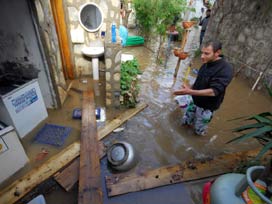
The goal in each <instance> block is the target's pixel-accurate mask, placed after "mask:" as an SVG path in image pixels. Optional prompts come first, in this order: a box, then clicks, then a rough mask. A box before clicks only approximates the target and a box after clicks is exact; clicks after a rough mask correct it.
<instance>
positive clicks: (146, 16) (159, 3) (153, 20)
mask: <svg viewBox="0 0 272 204" xmlns="http://www.w3.org/2000/svg"><path fill="white" fill-rule="evenodd" d="M133 3H134V7H135V10H136V18H137V21H138V22H139V23H138V25H139V27H140V29H141V30H142V31H143V33H144V34H147V35H148V34H150V33H151V32H152V31H154V30H155V32H157V34H160V35H165V33H166V30H167V27H168V26H169V25H171V24H172V23H173V20H174V18H175V16H180V15H181V14H182V13H184V12H185V11H186V10H188V9H189V8H188V7H187V6H186V4H187V1H186V0H168V1H166V0H134V1H133Z"/></svg>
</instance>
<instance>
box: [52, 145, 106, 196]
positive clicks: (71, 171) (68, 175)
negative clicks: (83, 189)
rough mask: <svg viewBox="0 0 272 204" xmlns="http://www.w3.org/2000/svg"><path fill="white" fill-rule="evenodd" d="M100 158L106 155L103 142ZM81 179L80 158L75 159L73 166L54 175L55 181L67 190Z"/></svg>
mask: <svg viewBox="0 0 272 204" xmlns="http://www.w3.org/2000/svg"><path fill="white" fill-rule="evenodd" d="M99 146H100V147H99V158H100V159H101V158H103V157H104V156H105V154H106V148H105V146H104V144H103V143H102V142H100V143H99ZM78 178H79V157H77V158H75V159H74V160H73V161H72V163H71V164H69V165H68V166H67V167H66V168H64V169H63V170H61V171H60V172H58V173H57V174H55V175H54V179H55V180H56V181H57V182H58V183H59V184H60V185H61V186H62V187H63V188H64V189H65V190H66V191H69V190H71V189H72V187H73V186H74V184H75V183H76V182H77V181H78Z"/></svg>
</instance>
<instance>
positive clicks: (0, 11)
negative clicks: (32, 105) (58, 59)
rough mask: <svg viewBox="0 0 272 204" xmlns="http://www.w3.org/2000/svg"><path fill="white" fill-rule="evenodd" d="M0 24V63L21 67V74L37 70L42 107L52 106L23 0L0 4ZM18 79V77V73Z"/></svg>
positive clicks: (32, 27) (34, 35)
mask: <svg viewBox="0 0 272 204" xmlns="http://www.w3.org/2000/svg"><path fill="white" fill-rule="evenodd" d="M0 21H1V23H0V64H2V63H5V62H7V61H9V62H12V63H18V64H20V65H22V71H24V69H25V71H28V69H27V67H28V66H29V65H31V66H33V67H35V68H36V69H38V70H39V71H40V72H39V74H38V81H39V84H40V88H41V91H42V95H43V98H44V101H45V103H46V106H47V107H55V105H56V101H55V98H54V96H53V95H54V90H53V89H52V83H51V80H50V77H48V75H49V71H48V68H47V67H46V64H45V63H44V58H43V56H42V53H41V50H40V47H39V39H38V37H37V33H36V30H35V27H34V24H33V20H32V15H31V12H30V9H29V4H28V2H27V0H22V1H16V0H3V1H1V7H0ZM24 66H25V67H24ZM18 77H21V76H20V74H19V73H18Z"/></svg>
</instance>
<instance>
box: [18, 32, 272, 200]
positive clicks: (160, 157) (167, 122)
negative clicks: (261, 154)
mask: <svg viewBox="0 0 272 204" xmlns="http://www.w3.org/2000/svg"><path fill="white" fill-rule="evenodd" d="M197 32H198V31H197V30H195V31H194V32H192V35H191V39H190V40H189V41H188V42H189V46H187V49H191V51H192V53H193V50H194V49H195V48H197V47H198V45H197V43H198V42H197V40H196V39H197V38H198V36H197ZM178 44H179V42H172V43H171V45H170V46H172V47H173V46H178ZM123 53H126V54H132V55H134V56H135V57H136V58H137V59H138V61H139V63H140V65H141V70H142V71H143V74H142V75H141V79H140V86H141V92H140V95H139V100H140V101H141V102H144V103H146V104H148V107H147V108H146V109H145V110H143V111H142V112H140V113H139V114H137V115H136V116H134V117H133V118H131V119H130V120H129V121H128V122H126V123H125V124H124V125H123V127H124V131H122V132H119V133H112V134H111V135H109V136H108V137H107V138H106V139H105V140H104V142H105V144H107V145H110V144H111V143H112V142H114V141H120V140H124V141H128V142H129V143H131V144H132V145H133V146H134V148H135V149H136V151H137V153H138V155H139V162H138V164H137V166H136V167H135V168H134V169H132V170H131V171H130V172H141V171H144V170H147V169H153V168H157V167H161V166H165V165H173V164H176V163H180V162H183V161H185V160H188V159H192V158H199V159H202V158H210V157H213V156H215V155H218V154H222V153H228V152H236V151H241V150H248V149H252V148H256V147H258V144H256V143H255V142H254V141H249V142H247V143H243V144H226V142H227V141H228V140H230V139H231V138H233V137H234V134H233V133H232V132H231V129H232V128H234V127H236V126H238V125H240V124H241V123H240V122H237V121H236V122H234V121H228V120H230V119H232V118H236V117H240V116H245V115H250V114H255V113H259V112H264V111H268V110H272V103H271V99H270V98H269V97H268V96H267V95H265V94H263V93H262V92H260V91H258V90H257V91H254V92H252V91H251V86H252V85H251V84H249V83H248V82H247V80H245V79H243V78H242V77H241V76H239V75H238V76H236V77H234V79H233V81H232V82H231V84H230V86H229V88H228V90H227V94H226V97H225V101H224V103H223V104H222V106H221V108H220V109H219V110H218V111H217V112H216V113H215V116H214V118H213V120H212V122H211V124H210V127H209V132H208V135H207V136H204V137H199V136H196V135H194V134H193V131H192V130H191V129H189V128H184V127H182V126H181V125H180V121H181V117H182V110H181V109H180V108H179V107H178V105H177V104H176V102H175V100H174V96H173V95H172V92H173V91H174V90H176V89H178V88H179V87H180V86H181V84H182V83H183V80H184V76H185V73H186V70H187V68H188V65H189V62H191V60H192V62H193V65H192V67H191V68H192V70H193V69H197V68H199V67H200V65H201V62H200V60H199V58H194V59H192V58H188V59H187V60H185V61H183V62H182V63H181V66H180V69H179V73H178V76H177V78H176V79H174V78H173V74H174V69H175V67H176V63H177V58H176V57H175V56H174V55H173V54H172V53H170V56H169V58H168V60H167V64H166V67H165V66H164V64H162V65H157V64H156V63H155V57H154V54H153V53H152V52H151V51H150V50H148V49H147V48H145V47H127V48H123ZM100 74H102V75H103V72H101V73H100ZM194 77H196V75H195V73H194V72H190V76H189V77H188V78H189V80H190V81H191V82H193V80H194ZM90 84H91V80H90V79H88V84H84V83H82V81H81V79H80V80H76V81H75V83H74V85H73V88H74V89H71V91H70V94H69V97H68V98H67V100H66V102H65V106H64V108H63V109H62V110H60V111H49V115H50V117H49V118H48V119H47V121H46V122H48V123H54V124H59V125H65V126H70V127H72V128H73V131H72V134H71V135H70V136H69V137H68V139H67V141H66V143H65V146H67V145H68V144H70V143H72V142H73V141H76V140H78V139H79V136H80V121H75V120H73V119H72V118H71V113H72V110H73V109H74V108H77V107H80V105H81V94H80V93H79V92H78V91H77V89H81V90H82V89H83V88H87V87H90V86H91V85H90ZM102 87H103V83H102V82H101V83H96V84H94V88H95V90H96V91H95V93H96V96H97V99H96V103H97V105H98V106H103V105H104V103H103V101H101V98H103V96H104V94H105V93H104V91H103V88H102ZM118 112H119V111H118V110H111V111H109V112H107V119H110V118H112V117H113V115H115V114H117V113H118ZM40 127H41V126H39V127H38V128H37V129H36V130H35V131H34V132H33V133H32V134H30V135H29V136H28V137H27V138H25V139H24V141H23V143H24V146H25V148H26V151H27V154H28V156H29V157H30V159H31V161H32V162H31V163H30V164H29V165H28V166H27V167H26V168H25V169H24V170H22V171H21V172H19V173H20V174H21V175H22V174H23V172H26V171H27V170H29V169H31V168H33V167H35V166H37V165H39V164H41V163H42V162H44V161H45V160H46V159H48V158H49V157H50V156H52V155H54V154H55V153H56V152H58V151H60V149H61V148H55V147H51V146H48V145H42V144H37V143H33V140H32V139H33V136H34V135H35V132H37V131H38V129H39V128H40ZM42 148H45V149H47V150H48V152H49V153H48V154H47V155H46V156H45V157H44V158H42V159H41V160H37V159H36V158H37V154H38V153H39V152H40V151H41V150H42ZM101 169H102V172H103V174H109V173H110V172H109V170H108V169H107V164H106V160H105V159H103V160H102V162H101ZM16 177H17V178H19V175H17V176H16V175H15V176H14V179H16ZM103 185H104V184H103ZM201 187H202V185H201V184H199V183H190V184H176V185H171V186H168V187H162V188H157V189H155V190H148V191H144V192H139V193H131V194H127V195H123V196H117V197H114V198H112V199H108V198H107V196H106V192H104V203H119V204H125V203H130V204H137V203H141V204H144V203H157V204H158V203H168V204H169V203H173V204H174V203H186V204H187V203H200V201H201ZM46 199H47V203H48V204H53V203H56V200H57V201H58V204H62V203H63V204H64V203H65V204H70V203H77V188H76V187H75V188H74V189H73V191H72V192H70V193H65V192H64V191H63V190H62V189H61V188H60V187H57V188H56V189H55V190H54V191H52V192H51V193H49V194H47V195H46Z"/></svg>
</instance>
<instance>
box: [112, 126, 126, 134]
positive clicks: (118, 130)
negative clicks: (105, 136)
mask: <svg viewBox="0 0 272 204" xmlns="http://www.w3.org/2000/svg"><path fill="white" fill-rule="evenodd" d="M124 129H125V128H123V127H120V128H116V129H115V130H113V132H115V133H117V132H122V131H123V130H124Z"/></svg>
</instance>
